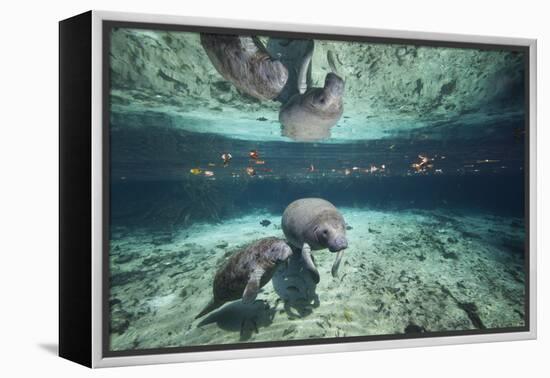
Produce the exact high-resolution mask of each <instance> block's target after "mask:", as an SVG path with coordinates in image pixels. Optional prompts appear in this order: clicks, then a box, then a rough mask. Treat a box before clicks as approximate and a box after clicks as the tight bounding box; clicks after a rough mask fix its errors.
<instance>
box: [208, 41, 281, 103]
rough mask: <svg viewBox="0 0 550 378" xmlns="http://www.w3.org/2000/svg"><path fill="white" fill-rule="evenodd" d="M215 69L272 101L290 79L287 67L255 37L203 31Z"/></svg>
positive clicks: (244, 89) (247, 90)
mask: <svg viewBox="0 0 550 378" xmlns="http://www.w3.org/2000/svg"><path fill="white" fill-rule="evenodd" d="M200 39H201V44H202V47H203V48H204V50H205V51H206V54H207V55H208V57H209V58H210V61H211V62H212V64H213V65H214V68H216V70H217V71H218V72H219V73H220V74H221V75H222V76H223V77H224V78H225V79H226V80H228V81H230V82H231V83H233V85H235V87H237V89H238V90H239V91H241V92H243V93H245V94H247V95H249V96H252V97H254V98H257V99H258V100H272V99H274V98H275V97H277V96H278V95H279V93H280V92H281V91H282V90H283V88H284V86H285V84H286V82H287V80H288V70H287V68H286V67H285V66H284V65H283V64H282V63H281V62H280V61H278V60H276V59H274V58H273V57H272V56H271V54H269V52H268V51H267V49H266V48H265V46H264V45H263V44H262V42H261V41H260V40H259V39H258V38H257V37H254V36H238V35H225V34H206V33H201V36H200Z"/></svg>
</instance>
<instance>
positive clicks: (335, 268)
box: [330, 249, 344, 277]
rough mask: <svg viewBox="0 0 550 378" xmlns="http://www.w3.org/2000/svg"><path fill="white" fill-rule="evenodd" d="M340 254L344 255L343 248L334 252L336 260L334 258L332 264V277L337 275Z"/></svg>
mask: <svg viewBox="0 0 550 378" xmlns="http://www.w3.org/2000/svg"><path fill="white" fill-rule="evenodd" d="M342 256H344V250H343V249H342V250H341V251H338V252H337V253H336V260H334V263H333V264H332V269H331V271H330V272H331V273H332V277H338V268H339V267H340V262H342Z"/></svg>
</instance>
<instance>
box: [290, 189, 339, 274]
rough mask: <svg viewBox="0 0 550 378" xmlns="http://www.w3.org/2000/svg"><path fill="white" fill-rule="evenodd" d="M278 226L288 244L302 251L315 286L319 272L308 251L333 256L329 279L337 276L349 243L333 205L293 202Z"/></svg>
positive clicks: (317, 201)
mask: <svg viewBox="0 0 550 378" xmlns="http://www.w3.org/2000/svg"><path fill="white" fill-rule="evenodd" d="M281 226H282V229H283V232H284V234H285V236H286V238H287V241H288V242H289V243H290V244H291V245H292V246H293V247H295V248H297V249H299V250H301V251H302V258H303V259H304V263H305V265H306V267H307V269H308V270H309V271H310V272H311V273H312V274H313V277H314V279H315V281H316V283H318V282H319V272H318V271H317V268H316V267H315V264H314V262H313V259H312V256H311V251H317V250H321V249H325V248H328V250H329V251H331V252H336V253H337V255H336V259H335V261H334V264H333V265H332V276H333V277H336V276H337V274H338V267H339V266H340V262H341V261H342V256H343V253H344V249H346V248H347V247H348V241H347V238H346V222H345V221H344V217H342V214H340V212H339V211H338V209H336V207H334V205H333V204H331V203H330V202H328V201H326V200H324V199H321V198H303V199H299V200H296V201H294V202H292V203H291V204H290V205H288V207H287V208H286V209H285V211H284V213H283V218H282V221H281Z"/></svg>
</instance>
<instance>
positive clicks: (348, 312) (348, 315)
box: [344, 309, 353, 323]
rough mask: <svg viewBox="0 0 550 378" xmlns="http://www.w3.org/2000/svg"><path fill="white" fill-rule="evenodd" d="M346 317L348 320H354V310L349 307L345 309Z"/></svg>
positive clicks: (349, 321)
mask: <svg viewBox="0 0 550 378" xmlns="http://www.w3.org/2000/svg"><path fill="white" fill-rule="evenodd" d="M344 319H346V322H348V323H351V322H352V321H353V312H351V310H349V309H344Z"/></svg>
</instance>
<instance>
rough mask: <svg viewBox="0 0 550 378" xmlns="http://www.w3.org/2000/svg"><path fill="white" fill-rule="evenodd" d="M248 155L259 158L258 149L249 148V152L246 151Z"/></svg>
mask: <svg viewBox="0 0 550 378" xmlns="http://www.w3.org/2000/svg"><path fill="white" fill-rule="evenodd" d="M248 156H250V158H251V159H254V160H256V159H259V158H260V154H259V153H258V151H256V150H251V151H250V152H249V153H248Z"/></svg>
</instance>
